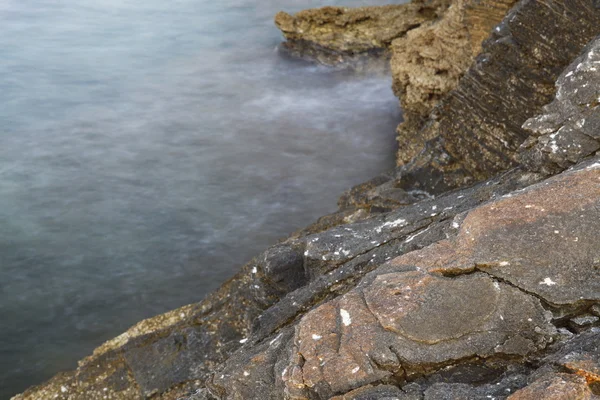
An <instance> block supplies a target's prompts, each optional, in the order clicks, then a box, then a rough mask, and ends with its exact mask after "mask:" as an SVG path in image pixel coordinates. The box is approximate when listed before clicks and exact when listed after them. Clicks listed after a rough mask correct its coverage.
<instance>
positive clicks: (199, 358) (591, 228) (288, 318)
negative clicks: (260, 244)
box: [15, 0, 600, 400]
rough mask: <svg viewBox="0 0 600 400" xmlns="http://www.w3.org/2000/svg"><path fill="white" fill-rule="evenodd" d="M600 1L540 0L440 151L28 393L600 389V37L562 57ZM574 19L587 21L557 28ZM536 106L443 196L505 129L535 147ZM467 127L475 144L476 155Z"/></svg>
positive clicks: (498, 41) (437, 123) (349, 398)
mask: <svg viewBox="0 0 600 400" xmlns="http://www.w3.org/2000/svg"><path fill="white" fill-rule="evenodd" d="M548 13H550V14H548ZM586 13H587V14H589V15H584V14H586ZM555 14H556V15H555ZM599 15H600V10H596V9H595V8H594V7H593V4H592V3H591V2H584V1H575V0H565V1H563V2H557V1H556V2H555V1H549V0H545V1H522V2H521V3H519V5H518V6H517V8H516V9H515V10H513V11H512V12H511V13H510V14H509V17H508V19H507V20H506V21H505V22H503V24H502V25H501V29H500V33H498V34H497V35H499V36H497V37H496V38H495V39H494V40H491V41H489V42H488V43H487V44H485V45H484V51H485V49H487V50H488V51H489V52H488V53H484V54H482V55H481V56H480V57H479V58H478V60H477V61H476V64H475V65H474V66H473V67H472V68H471V70H470V71H469V73H468V74H467V75H465V77H464V78H463V79H462V80H461V81H460V83H459V86H458V88H457V89H456V90H455V91H454V92H453V94H451V95H450V97H448V98H447V100H444V101H443V102H442V103H441V104H440V105H439V106H438V108H437V110H436V111H435V112H434V114H432V115H433V116H432V117H431V118H432V120H431V121H430V122H431V126H432V127H436V128H435V129H437V130H438V131H437V132H440V133H439V135H438V136H437V139H435V140H430V141H429V142H428V144H427V146H428V147H427V149H429V150H427V151H429V153H427V151H425V152H424V153H423V154H424V155H422V156H420V157H425V158H417V159H415V161H414V162H413V163H411V164H410V165H407V166H406V167H404V168H402V169H401V170H399V171H400V172H399V174H400V175H396V174H388V175H385V176H382V177H379V178H376V179H374V180H372V181H370V182H367V183H365V184H363V185H361V186H359V187H357V188H355V189H354V190H353V191H350V192H349V193H348V194H346V195H345V196H344V197H343V198H342V199H341V200H340V205H341V210H340V211H339V212H338V213H335V214H333V215H331V216H326V217H324V218H323V219H322V220H321V221H319V222H317V223H316V224H314V225H313V226H311V227H308V228H307V229H305V230H302V231H299V232H297V233H296V234H294V235H292V236H291V237H290V238H289V239H287V240H285V241H283V242H281V243H279V244H277V245H275V246H273V247H271V248H270V249H268V250H266V251H265V252H264V253H262V254H261V255H259V256H258V257H256V258H255V259H253V260H252V261H250V262H249V263H248V264H247V265H246V266H244V267H243V268H242V269H241V271H240V272H239V273H238V274H237V275H236V276H235V277H233V278H232V279H231V280H230V281H229V282H226V283H225V284H224V285H223V286H222V287H221V288H220V289H219V290H218V291H216V292H215V293H213V294H212V295H210V296H209V297H208V298H206V299H205V300H204V301H202V302H201V303H198V304H192V305H189V306H185V307H182V308H180V309H178V310H174V311H172V312H170V313H167V314H164V315H160V316H157V317H154V318H151V319H148V320H145V321H142V322H140V323H139V324H137V325H136V326H134V327H132V328H131V329H130V330H129V331H127V332H125V333H124V334H122V335H121V336H119V337H117V338H115V339H113V340H111V341H109V342H107V343H105V344H104V345H102V346H101V347H99V348H98V349H96V351H94V354H93V355H91V356H90V357H88V358H86V359H84V360H82V361H81V362H80V364H79V367H78V369H77V370H75V371H72V372H68V373H64V374H59V375H57V376H56V377H54V378H53V379H52V380H50V381H49V382H47V383H46V384H44V385H41V386H38V387H34V388H31V389H29V390H28V391H26V392H25V393H23V394H21V395H18V396H16V397H15V399H16V400H34V399H35V400H38V399H40V400H41V399H43V400H46V399H69V400H79V399H81V400H84V399H85V400H87V399H92V400H95V399H166V400H175V399H181V400H215V399H257V400H259V399H260V400H263V399H264V400H268V399H273V400H275V399H311V400H313V399H328V398H335V399H337V400H340V399H343V400H359V399H360V400H367V399H386V398H389V399H403V400H409V399H410V400H413V399H415V400H416V399H419V400H421V399H425V400H439V399H487V398H490V396H491V397H493V398H496V399H506V398H510V399H517V400H518V399H530V398H532V399H533V398H537V399H542V398H543V399H546V398H548V399H595V398H598V396H599V395H600V361H599V360H600V349H599V346H600V318H598V317H599V316H600V247H599V246H598V243H599V242H600V229H598V221H600V155H594V154H593V153H594V152H595V151H596V149H594V145H593V144H590V145H586V146H583V145H582V142H581V141H577V138H580V137H585V138H586V140H587V138H590V140H593V141H594V142H595V138H596V136H597V135H596V134H597V132H596V129H595V128H594V126H595V125H594V124H593V121H595V120H596V119H597V116H598V112H597V111H600V110H599V109H598V108H597V106H598V104H596V103H595V102H594V100H593V98H594V96H596V97H598V96H599V95H600V90H599V89H598V80H597V79H596V78H597V75H596V71H595V70H593V68H595V67H594V65H595V64H596V63H597V62H598V60H597V57H596V56H597V54H596V49H598V47H599V44H598V43H600V39H598V40H596V41H594V42H592V43H590V44H589V45H588V47H586V48H585V50H584V53H583V54H582V55H581V56H580V58H579V59H577V60H576V61H575V62H573V63H572V64H571V65H570V66H568V68H567V70H565V71H564V72H563V73H562V74H560V71H555V70H556V69H558V68H559V65H560V64H562V63H564V65H565V66H567V65H568V64H569V62H567V61H566V57H568V55H569V54H571V53H575V52H576V50H575V47H576V46H578V45H579V43H580V41H581V40H582V39H581V36H585V35H588V34H590V32H591V31H592V30H593V27H592V22H591V21H595V20H596V19H598V18H600V16H599ZM528 18H531V19H528ZM575 18H581V20H580V21H578V22H577V26H578V30H577V31H576V33H575V31H574V30H573V29H572V26H571V28H567V27H565V26H559V25H557V24H558V23H559V22H561V21H562V22H564V21H570V22H569V23H570V24H573V21H574V19H575ZM564 23H566V22H564ZM595 29H600V24H598V25H597V26H596V27H595ZM563 31H564V32H563ZM539 32H542V33H539ZM562 33H564V34H565V35H566V36H565V38H557V37H555V36H553V35H557V34H562ZM542 34H543V35H544V36H545V35H549V36H545V38H541V36H540V37H538V36H539V35H542ZM574 36H578V38H577V39H575V38H574ZM535 43H538V44H537V45H535ZM536 46H537V47H536ZM581 47H583V44H581ZM536 48H539V52H538V51H537V50H536ZM500 49H504V51H506V53H505V57H504V58H503V57H501V54H502V53H501V52H500ZM546 56H547V57H548V65H546V66H543V65H542V64H544V62H545V61H544V60H545V59H544V58H543V57H546ZM486 57H489V58H486ZM535 57H538V58H535ZM574 58H575V55H573V59H574ZM534 59H535V60H537V61H536V62H534V61H532V60H534ZM502 63H505V64H502ZM486 65H488V66H486ZM494 71H503V72H502V74H500V72H494ZM571 72H572V73H571ZM488 73H489V74H491V75H486V74H488ZM521 73H522V74H524V75H523V76H522V77H521V75H519V74H521ZM553 74H554V75H553ZM559 74H560V78H559V79H558V81H557V83H556V85H557V87H558V89H559V90H558V93H557V94H556V99H555V100H554V101H553V102H552V103H551V104H549V105H548V106H547V107H545V108H544V110H543V112H542V114H541V115H538V114H539V110H538V109H541V108H540V105H538V103H540V102H541V101H542V99H543V98H548V100H547V102H550V101H551V99H550V98H549V97H551V96H550V95H549V94H548V93H550V91H552V90H553V87H554V86H553V85H547V84H546V81H547V80H550V79H551V77H552V76H559ZM573 76H575V78H573V79H570V78H571V77H573ZM500 77H503V78H505V79H506V81H505V82H504V85H505V86H506V87H504V86H503V85H501V84H500V83H498V82H491V80H492V79H500ZM486 85H487V86H486ZM503 87H504V88H503ZM493 88H497V90H498V93H496V92H494V91H492V89H493ZM527 90H530V92H523V91H527ZM546 90H548V93H547V92H546ZM461 94H462V96H466V97H464V98H462V99H461V97H460V96H461ZM475 96H480V97H478V98H476V97H475ZM500 96H504V97H500ZM477 99H479V103H477V102H476V100H477ZM511 102H514V104H512V103H511ZM508 103H511V104H508ZM494 107H495V108H494ZM516 108H519V110H516ZM469 110H470V111H469ZM510 110H513V111H515V114H514V115H513V116H512V117H510V118H509V117H508V116H507V114H506V113H508V112H509V111H510ZM517 111H518V112H517ZM469 112H470V113H471V114H468V113H469ZM496 113H497V115H496ZM469 115H470V118H472V121H469V120H468V118H469ZM536 115H538V116H536ZM452 116H453V117H454V118H455V120H450V119H449V118H451V117H452ZM511 118H514V120H513V119H511ZM528 118H533V119H529V122H527V123H526V124H525V127H526V128H527V129H528V130H530V131H531V132H533V133H532V139H530V140H529V141H528V142H527V143H526V145H525V146H523V148H522V159H523V160H525V161H526V162H525V163H524V165H522V166H517V167H515V168H513V169H511V170H509V171H508V172H505V173H502V174H500V175H497V176H495V177H494V178H491V179H488V180H486V181H483V182H480V183H478V184H474V185H472V186H469V187H464V188H462V189H457V190H454V191H450V192H445V193H443V194H441V195H439V196H437V197H435V198H433V197H432V196H429V195H428V194H427V193H423V192H421V191H418V190H416V189H418V188H427V189H429V188H434V189H435V190H438V191H441V190H442V189H443V188H451V187H454V186H457V185H459V184H461V183H465V182H471V181H472V180H475V178H476V177H478V176H479V177H483V176H485V175H486V174H488V173H489V174H492V173H493V172H494V171H496V170H495V169H494V168H495V167H494V168H492V167H490V165H492V164H493V163H494V161H493V159H492V161H490V162H491V163H492V164H489V165H488V164H482V167H481V168H482V171H484V170H485V171H484V172H481V171H480V172H481V175H477V173H475V172H476V171H471V170H469V169H468V168H467V165H468V162H471V161H473V160H475V159H477V157H483V154H485V153H483V152H481V147H478V146H483V145H484V143H485V141H484V140H483V139H482V140H481V142H478V144H477V145H475V144H474V142H473V141H474V140H475V139H476V138H480V139H481V138H482V137H483V136H481V137H480V136H477V135H479V133H481V135H487V134H488V133H489V132H492V133H493V135H492V136H490V138H495V139H494V140H500V138H503V139H502V140H505V139H506V140H508V139H510V138H513V139H515V140H512V139H511V140H512V141H510V142H507V143H510V144H511V146H512V144H515V146H517V142H518V141H519V140H520V139H521V138H522V137H524V135H525V134H523V136H520V135H521V134H522V132H525V131H522V130H520V129H521V124H522V123H523V121H525V120H526V119H528ZM582 118H585V120H586V122H585V123H581V122H580V121H581V119H582ZM461 121H462V122H461ZM587 121H592V122H589V125H588V122H587ZM460 123H463V125H464V126H462V127H460V129H459V126H458V125H457V124H460ZM477 124H479V125H477ZM476 125H477V126H478V127H477V126H476ZM492 127H493V129H492ZM467 128H468V129H467ZM476 128H477V129H480V130H478V131H477V132H479V133H477V132H475V131H474V130H473V129H476ZM517 128H518V132H517ZM432 129H433V128H432ZM465 129H466V130H465ZM469 129H472V130H471V131H469ZM444 132H445V133H444ZM452 132H454V133H453V134H454V135H458V134H459V133H460V134H462V133H463V132H471V133H469V135H471V136H469V137H464V138H460V139H457V138H456V137H451V135H450V134H451V133H452ZM485 132H488V133H485ZM515 132H516V133H515ZM444 135H447V136H444ZM552 135H555V136H554V137H552ZM563 135H564V138H563V139H562V140H556V142H555V143H552V142H551V141H553V140H554V139H556V138H558V137H559V136H561V137H562V136H563ZM546 136H547V137H546ZM516 138H519V140H517V139H516ZM490 140H492V139H490ZM457 143H462V144H463V145H464V148H462V149H461V150H460V151H462V152H464V154H471V156H472V159H471V158H469V157H471V156H469V157H465V158H463V159H461V160H462V161H460V162H459V161H457V160H459V159H458V158H456V157H455V155H453V154H454V153H452V152H451V151H450V149H452V148H453V147H452V146H457ZM548 143H551V144H550V151H548V147H547V145H548ZM590 143H591V142H590ZM574 145H575V146H574ZM579 145H581V147H579ZM511 146H507V148H509V150H510V149H512V147H511ZM554 146H556V151H554V150H555V149H554ZM574 147H575V148H574ZM434 150H435V151H434ZM478 151H479V152H481V154H478V155H477V154H476V153H477V152H478ZM498 151H499V150H498ZM426 153H427V154H429V156H426ZM440 154H441V155H442V156H440ZM444 154H445V155H446V156H443V155H444ZM434 156H435V157H437V158H434ZM438 156H439V157H438ZM427 157H430V158H427ZM440 157H441V158H440ZM505 157H506V160H509V159H510V162H507V163H506V164H505V166H508V165H512V164H513V163H515V162H516V161H515V160H516V158H515V156H514V154H513V152H512V150H511V151H509V152H507V153H506V155H505ZM423 160H425V161H423ZM468 160H471V161H468ZM446 161H447V164H445V165H446V167H447V166H453V165H454V166H456V165H459V164H460V165H462V167H460V168H457V169H451V168H450V169H448V168H446V167H444V165H443V163H444V162H446ZM461 163H463V164H461ZM464 163H466V164H464ZM493 165H499V164H493ZM566 167H570V168H569V169H565V168H566ZM419 168H421V170H419ZM498 168H499V167H498ZM416 171H429V172H427V173H426V172H423V175H419V174H420V172H419V173H417V172H416ZM436 171H437V172H436ZM436 173H437V175H436ZM478 173H479V172H478ZM411 174H412V175H411ZM419 176H426V177H428V179H429V180H427V179H425V180H424V181H419V180H418V179H417V177H419ZM399 177H400V178H399ZM467 177H469V178H468V179H467ZM411 179H412V181H411ZM403 185H405V186H403ZM409 186H410V187H412V189H411V188H409ZM400 206H402V207H400Z"/></svg>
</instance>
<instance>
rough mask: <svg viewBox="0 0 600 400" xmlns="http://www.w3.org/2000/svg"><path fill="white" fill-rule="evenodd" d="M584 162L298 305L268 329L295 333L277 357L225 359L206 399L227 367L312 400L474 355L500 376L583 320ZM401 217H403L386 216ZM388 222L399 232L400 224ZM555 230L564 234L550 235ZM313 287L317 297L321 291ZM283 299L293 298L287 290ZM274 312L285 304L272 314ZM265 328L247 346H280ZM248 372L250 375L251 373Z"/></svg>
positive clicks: (596, 172)
mask: <svg viewBox="0 0 600 400" xmlns="http://www.w3.org/2000/svg"><path fill="white" fill-rule="evenodd" d="M595 162H596V160H591V161H588V162H587V163H584V164H582V165H581V166H580V167H579V168H578V169H576V170H573V171H569V172H565V173H563V174H561V175H558V176H556V177H553V178H550V179H548V180H546V181H544V182H541V183H539V184H534V185H532V186H529V187H527V188H526V189H523V190H519V191H516V192H513V193H510V194H508V195H505V196H497V197H496V198H495V199H494V200H493V201H491V202H489V203H487V204H485V205H481V206H479V207H476V208H475V209H473V210H471V211H469V212H467V213H466V214H465V215H460V214H459V215H458V216H457V217H455V218H454V221H453V222H452V224H451V225H452V229H454V230H455V232H456V233H455V234H451V236H450V237H449V238H448V239H442V240H438V241H437V242H436V243H433V244H431V245H429V246H428V247H425V248H423V249H421V250H416V251H412V252H409V253H406V254H405V255H402V256H400V257H397V258H395V259H392V260H389V261H388V262H384V263H382V264H379V266H375V269H373V270H372V272H370V273H368V274H367V275H365V277H364V278H363V279H362V280H361V281H360V283H359V284H358V285H357V286H356V287H355V288H354V289H351V290H349V291H348V292H346V293H345V294H342V295H341V296H337V297H335V295H334V296H333V297H332V298H331V300H326V301H323V302H322V303H320V305H316V306H315V303H314V300H313V301H312V302H308V303H305V304H303V307H301V308H299V309H297V311H296V314H298V313H301V310H307V309H310V311H308V312H306V313H305V314H304V316H302V318H301V319H294V315H291V316H288V317H287V318H286V319H285V320H284V321H282V322H281V324H280V325H279V327H280V328H279V329H281V328H285V329H288V328H287V327H290V326H293V327H294V329H295V331H294V333H293V335H291V336H289V339H288V342H287V343H280V344H278V347H277V348H278V349H285V350H277V352H276V353H274V350H273V349H272V348H270V347H268V348H263V347H261V348H259V347H255V348H254V349H247V350H244V351H241V353H239V354H238V353H235V354H233V355H232V356H231V357H230V358H229V360H228V361H227V363H226V364H225V366H224V368H223V369H221V370H219V371H217V372H216V373H215V376H214V378H213V380H212V385H214V386H211V391H213V392H214V393H217V392H218V393H220V396H221V397H220V398H223V399H233V398H236V397H235V396H236V393H239V390H236V389H235V388H236V387H237V386H236V385H239V384H241V383H240V382H241V381H240V380H241V379H242V378H241V377H240V373H239V372H238V373H237V375H236V371H248V372H249V374H250V375H249V377H248V380H245V381H244V382H246V383H245V385H246V387H248V386H249V385H250V382H256V381H260V382H266V381H267V379H271V382H272V384H270V385H269V388H270V389H267V388H263V389H261V393H262V395H263V396H265V397H264V398H273V399H275V398H278V397H277V396H278V393H279V396H280V395H281V393H287V396H289V398H298V399H304V398H319V399H321V398H330V397H331V396H335V395H339V396H341V395H343V394H345V393H348V392H351V391H352V390H355V389H359V388H360V387H363V386H365V385H377V384H389V383H390V382H394V383H396V384H400V385H401V384H402V382H406V381H411V380H415V379H419V377H421V376H427V375H429V374H433V373H436V372H437V371H441V370H443V369H444V368H446V367H452V368H455V367H456V366H460V365H461V364H464V363H467V364H468V363H473V364H477V363H478V362H481V361H478V360H482V359H483V360H489V361H495V362H496V363H498V364H500V365H503V366H502V367H499V368H500V369H501V370H502V368H503V369H504V370H506V368H508V366H507V365H506V364H507V361H506V360H510V359H514V360H519V359H523V358H524V357H539V356H538V354H540V350H544V349H546V348H547V347H548V346H549V344H551V343H552V342H553V341H555V340H558V339H560V335H559V334H558V331H557V329H556V328H557V326H562V325H561V324H562V322H561V321H563V320H564V316H565V315H566V314H568V315H571V316H572V317H574V316H581V315H584V314H585V310H587V309H588V308H589V307H590V306H591V305H590V303H592V304H593V302H598V301H600V298H599V297H598V294H599V293H600V290H599V288H598V287H597V284H598V282H600V279H599V278H600V276H598V271H597V270H596V269H595V268H593V267H592V266H591V264H590V263H589V261H588V260H591V259H594V258H595V257H597V256H598V250H597V246H593V244H594V243H597V241H598V239H599V238H598V234H597V230H594V229H593V227H594V226H595V221H598V220H599V218H600V214H598V213H599V211H598V210H599V208H598V207H597V206H598V199H600V192H598V185H596V184H595V183H594V182H596V181H597V180H599V179H600V168H597V167H596V164H595ZM482 186H486V185H482ZM459 193H461V192H457V193H455V194H453V195H454V196H461V194H459ZM438 201H439V200H438ZM430 204H431V203H430ZM416 206H417V205H415V207H416ZM405 210H406V212H407V213H409V212H408V209H401V210H398V211H397V212H396V213H397V215H400V214H401V213H402V212H405ZM542 210H544V211H542ZM581 215H583V216H584V217H583V218H582V217H580V216H581ZM395 221H398V219H395V220H394V221H388V222H395ZM366 223H368V221H365V222H363V223H362V224H366ZM384 224H385V223H384ZM390 225H391V224H390ZM394 225H396V226H395V229H400V230H401V229H402V226H403V223H397V224H394ZM552 225H554V227H553V226H552ZM380 227H382V225H380ZM555 227H560V229H561V230H563V231H564V232H569V235H565V234H564V233H563V234H562V235H561V234H557V233H555V229H554V228H555ZM430 229H433V227H430ZM352 231H354V229H352ZM371 231H374V232H376V231H377V228H371ZM334 232H335V231H334ZM355 232H356V231H355ZM359 232H360V231H359ZM381 232H383V228H382V229H381ZM559 233H560V232H559ZM570 235H581V236H580V239H578V240H577V241H575V240H573V239H574V238H575V237H579V236H573V237H571V236H570ZM532 236H533V237H535V238H536V239H535V242H532V241H531V240H530V238H531V237H532ZM312 239H314V236H313V237H312ZM312 239H310V240H312ZM365 239H366V240H368V239H369V238H368V237H367V238H365ZM346 240H350V239H346ZM354 240H355V239H354ZM318 242H320V240H319V241H317V243H318ZM325 243H326V241H325ZM565 246H567V247H565ZM354 247H356V245H355V246H354ZM331 251H332V249H329V252H331ZM327 254H330V253H327ZM582 256H583V258H582ZM356 257H357V256H356V255H355V256H354V258H356ZM338 261H340V260H338ZM341 262H343V261H341ZM346 262H347V261H346ZM332 268H334V269H333V270H332V272H333V271H335V272H338V271H340V270H341V269H342V268H343V267H342V268H340V267H337V269H336V267H332ZM335 272H334V273H333V274H332V276H336V274H335ZM324 273H325V276H328V275H330V272H325V270H324ZM559 277H560V279H559ZM546 278H548V279H546ZM313 279H314V278H313ZM317 281H318V280H317ZM317 281H315V282H317ZM309 286H310V285H309ZM320 287H321V290H322V291H324V292H325V293H326V292H327V288H328V287H327V285H322V286H320ZM321 293H322V292H321ZM289 296H290V297H291V298H293V299H294V301H300V302H302V300H301V299H299V297H301V295H300V292H299V291H296V292H294V293H292V294H290V295H289ZM325 296H326V295H325ZM315 297H321V298H322V297H323V295H322V294H321V295H316V296H315ZM286 298H287V297H286ZM286 301H287V300H286V299H285V298H284V299H283V300H282V302H283V303H284V304H287V305H288V306H290V305H291V304H290V303H289V302H286ZM475 305H476V306H475ZM276 307H277V306H276ZM310 307H312V308H310ZM292 308H293V307H292ZM562 308H564V310H563V309H562ZM282 309H283V310H285V309H287V306H285V307H281V308H275V309H274V310H279V311H278V312H281V311H282ZM269 311H270V310H269ZM269 311H267V313H266V314H263V316H262V317H264V316H265V315H268V313H269ZM261 319H262V318H261ZM290 321H291V322H290ZM277 329H278V328H277V326H273V327H272V328H271V329H269V330H265V329H262V328H261V327H259V328H258V329H255V331H254V333H253V335H252V336H251V340H254V341H256V343H268V342H270V341H273V340H282V341H284V339H285V335H284V336H281V334H280V333H277ZM256 335H258V337H256ZM263 337H264V338H265V339H262V338H263ZM261 349H262V350H261ZM244 360H245V361H244ZM265 360H271V361H269V362H267V361H265ZM265 363H266V364H267V365H265ZM257 365H258V366H260V371H262V372H260V373H259V374H258V375H252V373H251V372H250V371H252V370H255V369H256V368H257ZM497 368H498V367H497ZM274 369H275V371H276V373H275V374H273V370H274ZM265 371H266V372H265ZM267 377H270V378H267ZM432 385H433V384H431V385H430V386H429V389H427V388H424V391H425V393H426V390H430V392H429V393H430V396H433V397H431V398H440V397H439V396H438V397H436V396H437V395H436V396H434V395H433V394H432V393H437V392H435V390H437V389H435V388H434V386H432ZM465 385H472V384H471V383H468V384H463V385H462V386H461V385H458V386H452V388H453V389H452V390H454V392H456V393H459V392H460V393H463V392H464V393H476V392H474V391H473V390H475V389H473V388H472V387H471V386H465ZM282 386H283V387H284V389H282ZM436 387H437V386H436ZM432 388H433V389H432ZM434 389H435V390H434ZM505 389H511V390H516V389H518V387H514V386H512V387H510V386H509V387H505ZM365 390H366V389H365ZM490 390H491V389H490ZM454 392H453V393H454ZM479 393H480V392H479ZM509 394H510V393H508V392H507V393H506V395H507V396H508V395H509ZM465 396H467V397H465V398H469V397H468V396H470V395H465ZM248 398H253V397H252V396H249V397H248ZM425 398H427V397H425Z"/></svg>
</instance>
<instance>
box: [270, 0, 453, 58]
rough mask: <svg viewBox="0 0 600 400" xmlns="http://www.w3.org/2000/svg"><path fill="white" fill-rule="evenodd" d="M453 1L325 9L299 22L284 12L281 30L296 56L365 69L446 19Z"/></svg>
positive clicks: (308, 13) (304, 14)
mask: <svg viewBox="0 0 600 400" xmlns="http://www.w3.org/2000/svg"><path fill="white" fill-rule="evenodd" d="M449 1H450V0H427V1H423V0H420V1H415V2H412V3H409V4H401V5H388V6H381V7H361V8H346V7H323V8H318V9H310V10H305V11H301V12H299V13H297V14H295V15H294V16H292V15H290V14H287V13H285V12H283V11H282V12H280V13H278V14H277V15H276V16H275V24H276V25H277V27H278V28H279V29H281V31H282V33H283V35H284V36H285V38H286V39H287V41H286V42H285V43H283V44H282V48H283V49H284V50H286V51H287V52H288V53H290V54H291V55H293V56H296V57H300V58H305V59H310V60H316V61H318V62H320V63H322V64H325V65H331V66H344V67H347V66H353V67H358V66H364V64H365V63H370V62H371V61H372V59H373V57H374V56H376V55H381V56H384V57H383V58H384V59H386V60H387V57H389V52H388V50H389V47H390V44H391V43H392V40H394V39H396V38H398V37H402V36H403V35H405V34H406V32H408V31H409V30H411V29H414V28H415V27H417V26H419V25H421V24H422V23H424V22H426V21H431V20H433V19H435V18H437V17H438V16H439V14H440V13H443V12H444V10H445V9H446V8H447V7H448V3H449Z"/></svg>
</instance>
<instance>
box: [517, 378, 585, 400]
mask: <svg viewBox="0 0 600 400" xmlns="http://www.w3.org/2000/svg"><path fill="white" fill-rule="evenodd" d="M592 396H593V394H592V392H591V391H590V389H589V387H588V386H587V384H586V382H585V379H583V378H581V377H579V376H576V375H570V374H550V375H548V376H545V377H543V378H540V379H539V380H537V381H535V382H533V383H532V384H531V385H529V386H527V387H526V388H524V389H521V390H519V391H517V392H516V393H515V394H513V395H512V396H510V397H509V400H538V399H547V400H588V399H592ZM593 397H596V396H593Z"/></svg>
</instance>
